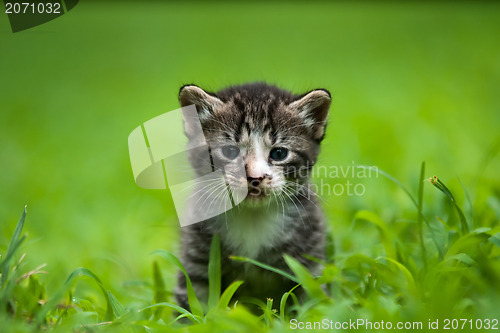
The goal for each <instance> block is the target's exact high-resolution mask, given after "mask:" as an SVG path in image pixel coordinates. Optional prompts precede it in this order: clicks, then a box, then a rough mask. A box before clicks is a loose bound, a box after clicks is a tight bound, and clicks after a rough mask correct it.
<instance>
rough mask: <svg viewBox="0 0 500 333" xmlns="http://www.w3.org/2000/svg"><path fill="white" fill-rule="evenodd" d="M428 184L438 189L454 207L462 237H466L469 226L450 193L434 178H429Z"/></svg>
mask: <svg viewBox="0 0 500 333" xmlns="http://www.w3.org/2000/svg"><path fill="white" fill-rule="evenodd" d="M430 182H431V184H432V185H434V187H436V188H437V189H439V190H440V191H441V192H443V193H444V194H445V195H446V196H447V197H448V198H449V199H450V201H451V203H452V204H453V206H454V207H455V210H456V211H457V214H458V217H459V218H460V224H461V227H462V235H467V234H468V233H469V224H468V223H467V219H466V218H465V215H464V213H463V212H462V209H461V208H460V207H459V206H458V204H457V201H456V200H455V197H454V196H453V194H452V193H451V191H450V190H449V189H448V187H446V185H445V184H444V183H443V182H442V181H441V180H440V179H439V178H438V177H436V176H434V177H432V178H430Z"/></svg>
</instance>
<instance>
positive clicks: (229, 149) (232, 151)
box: [222, 146, 240, 160]
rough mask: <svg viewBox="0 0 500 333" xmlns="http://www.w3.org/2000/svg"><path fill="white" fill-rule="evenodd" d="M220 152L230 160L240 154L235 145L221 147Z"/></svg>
mask: <svg viewBox="0 0 500 333" xmlns="http://www.w3.org/2000/svg"><path fill="white" fill-rule="evenodd" d="M222 154H224V156H225V157H227V158H229V159H230V160H234V159H235V158H236V157H238V155H239V154H240V148H238V147H236V146H225V147H222Z"/></svg>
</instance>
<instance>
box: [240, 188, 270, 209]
mask: <svg viewBox="0 0 500 333" xmlns="http://www.w3.org/2000/svg"><path fill="white" fill-rule="evenodd" d="M273 199H274V196H273V194H272V192H271V190H266V191H264V190H261V189H249V190H248V194H247V196H246V197H245V199H244V200H243V201H242V204H244V205H249V206H261V205H262V206H264V205H268V204H269V202H270V201H272V200H273Z"/></svg>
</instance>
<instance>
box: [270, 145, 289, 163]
mask: <svg viewBox="0 0 500 333" xmlns="http://www.w3.org/2000/svg"><path fill="white" fill-rule="evenodd" d="M287 156H288V150H286V149H285V148H273V149H272V150H271V152H270V153H269V157H270V158H271V159H273V160H275V161H283V160H284V159H285V158H286V157H287Z"/></svg>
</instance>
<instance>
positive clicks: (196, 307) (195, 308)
mask: <svg viewBox="0 0 500 333" xmlns="http://www.w3.org/2000/svg"><path fill="white" fill-rule="evenodd" d="M153 254H155V255H158V256H160V257H162V258H164V259H166V260H167V261H169V262H170V263H171V264H173V265H175V266H177V268H179V269H180V270H181V272H182V273H183V274H184V276H185V278H186V289H187V295H188V302H189V307H190V308H191V311H192V313H193V314H194V315H196V316H199V317H203V309H202V307H201V304H200V301H199V300H198V297H196V293H195V292H194V288H193V284H192V283H191V279H190V278H189V275H188V273H187V271H186V269H185V268H184V266H183V265H182V263H181V262H180V261H179V259H177V257H176V256H174V255H173V254H172V253H170V252H169V251H167V250H156V251H154V252H153Z"/></svg>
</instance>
